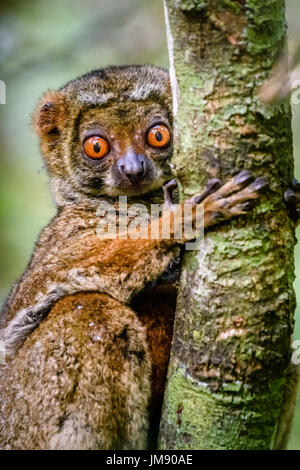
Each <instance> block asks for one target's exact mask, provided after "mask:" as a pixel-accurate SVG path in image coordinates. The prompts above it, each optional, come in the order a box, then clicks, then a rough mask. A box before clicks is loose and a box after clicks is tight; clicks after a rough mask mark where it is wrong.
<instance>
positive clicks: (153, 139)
mask: <svg viewBox="0 0 300 470" xmlns="http://www.w3.org/2000/svg"><path fill="white" fill-rule="evenodd" d="M170 139H171V136H170V132H169V129H168V128H167V126H164V125H163V124H157V125H156V126H153V127H151V129H150V130H149V131H148V135H147V142H148V144H149V145H151V147H165V145H167V144H168V143H169V142H170Z"/></svg>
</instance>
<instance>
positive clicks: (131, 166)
mask: <svg viewBox="0 0 300 470" xmlns="http://www.w3.org/2000/svg"><path fill="white" fill-rule="evenodd" d="M117 165H118V168H119V171H120V172H121V173H122V175H123V176H125V177H126V178H128V179H129V181H131V183H133V184H137V183H139V182H140V181H141V180H142V179H143V178H144V176H145V174H146V157H145V156H144V155H139V154H137V153H135V152H134V151H133V150H132V149H130V150H128V152H127V153H126V155H125V156H124V157H122V158H120V159H119V160H118V163H117Z"/></svg>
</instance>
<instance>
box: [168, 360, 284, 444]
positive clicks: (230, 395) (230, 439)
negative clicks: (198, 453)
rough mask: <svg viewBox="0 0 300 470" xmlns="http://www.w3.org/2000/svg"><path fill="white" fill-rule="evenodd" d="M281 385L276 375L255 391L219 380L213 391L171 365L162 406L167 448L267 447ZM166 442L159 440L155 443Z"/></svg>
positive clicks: (271, 433) (276, 414)
mask: <svg viewBox="0 0 300 470" xmlns="http://www.w3.org/2000/svg"><path fill="white" fill-rule="evenodd" d="M283 385H284V381H283V380H277V381H274V382H273V383H272V384H271V385H270V386H269V387H268V388H267V389H265V391H264V392H262V393H259V394H256V393H253V391H251V389H249V388H247V387H243V385H242V384H241V383H239V382H237V383H229V384H226V383H225V384H224V385H223V387H222V390H221V391H219V392H218V393H213V392H212V391H211V390H210V389H209V388H208V387H206V386H204V384H203V385H202V384H199V383H198V384H197V383H195V382H193V381H192V380H191V378H189V377H187V376H186V374H185V372H184V370H183V369H181V368H179V369H177V370H176V371H174V373H173V375H172V377H171V380H170V383H169V385H168V390H167V405H166V406H167V409H166V410H165V412H166V415H167V416H166V423H167V424H166V427H167V429H166V431H167V432H168V435H169V436H171V440H172V449H181V450H188V449H210V450H213V449H215V450H228V449H235V450H236V449H243V450H253V449H268V448H270V446H271V442H272V438H273V431H274V426H275V424H276V420H277V418H278V413H279V408H280V403H281V393H282V388H283ZM203 429H205V433H203ZM168 446H169V444H167V443H166V442H164V441H162V442H161V447H160V448H161V449H168V448H169V447H168Z"/></svg>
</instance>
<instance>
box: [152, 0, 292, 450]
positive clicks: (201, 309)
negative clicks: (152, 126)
mask: <svg viewBox="0 0 300 470" xmlns="http://www.w3.org/2000/svg"><path fill="white" fill-rule="evenodd" d="M165 10H166V20H167V29H168V43H169V51H170V64H171V81H172V89H173V96H174V113H175V137H176V145H175V152H174V157H173V164H174V172H175V175H176V177H177V179H178V181H179V188H180V192H181V197H182V198H188V197H190V196H191V195H193V194H195V193H196V192H199V191H200V190H202V189H203V185H204V183H205V181H206V180H207V178H211V177H215V176H217V177H219V178H221V179H222V180H223V181H226V180H227V179H229V178H230V177H231V176H232V175H233V174H235V173H236V172H237V171H238V170H241V169H248V170H251V171H252V172H253V173H254V174H255V175H256V176H266V177H267V179H268V181H269V184H270V189H269V191H268V193H267V194H266V195H264V196H263V197H262V198H261V200H260V203H259V205H258V206H257V207H255V209H254V210H253V211H252V212H251V213H250V214H249V215H248V216H241V217H239V218H237V219H235V220H233V221H232V222H231V223H224V224H220V225H219V226H218V227H216V228H214V229H213V230H210V231H209V232H207V233H206V235H205V240H204V243H203V244H202V246H201V248H200V250H199V251H197V252H196V251H190V252H186V253H185V257H184V261H183V267H182V275H181V281H180V292H179V297H178V303H177V313H176V320H175V327H174V340H173V346H172V353H171V360H170V367H169V374H168V385H167V390H166V395H165V402H164V407H163V416H162V421H161V430H160V448H161V449H270V448H272V446H273V442H274V436H275V433H276V427H277V425H278V420H279V414H280V407H281V404H282V401H283V393H284V386H285V373H286V370H287V366H288V364H289V361H290V355H291V351H290V339H291V334H292V330H293V314H294V307H295V297H294V292H293V286H292V283H293V280H294V265H293V249H294V243H295V236H294V226H293V223H292V222H291V221H290V220H289V217H288V214H287V210H286V207H285V204H284V201H283V192H284V189H286V188H287V187H288V186H289V185H290V182H291V180H292V177H293V157H292V133H291V113H290V107H289V104H288V103H287V102H283V103H281V104H276V105H266V104H263V103H262V102H260V100H259V98H258V96H257V92H258V89H259V86H260V85H261V84H262V83H263V82H264V80H265V79H266V77H267V76H268V73H269V71H270V69H271V67H272V66H273V65H274V62H275V61H276V59H277V58H278V57H279V55H280V53H281V52H282V49H283V47H284V44H285V37H286V23H285V5H284V0H246V1H245V0H238V1H231V0H219V1H218V0H206V1H200V0H166V5H165ZM177 108H178V110H177Z"/></svg>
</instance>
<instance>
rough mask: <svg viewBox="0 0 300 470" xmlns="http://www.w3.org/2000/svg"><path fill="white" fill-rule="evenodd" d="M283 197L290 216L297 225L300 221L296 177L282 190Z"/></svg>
mask: <svg viewBox="0 0 300 470" xmlns="http://www.w3.org/2000/svg"><path fill="white" fill-rule="evenodd" d="M284 199H285V202H286V203H287V206H288V208H289V212H290V216H291V218H292V219H293V220H294V221H295V222H296V223H297V225H298V223H299V221H300V183H299V181H298V180H296V178H294V179H293V181H292V187H291V188H289V189H287V190H286V191H285V192H284Z"/></svg>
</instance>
